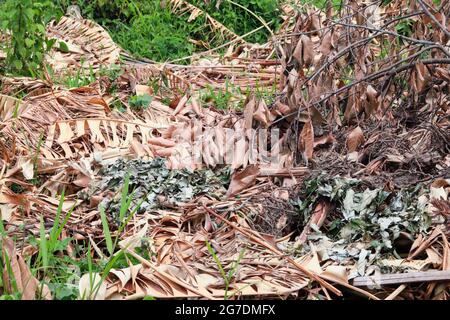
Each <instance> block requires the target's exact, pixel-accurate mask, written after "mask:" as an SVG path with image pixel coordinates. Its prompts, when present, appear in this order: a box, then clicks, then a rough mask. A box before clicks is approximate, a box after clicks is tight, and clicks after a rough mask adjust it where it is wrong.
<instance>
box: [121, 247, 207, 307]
mask: <svg viewBox="0 0 450 320" xmlns="http://www.w3.org/2000/svg"><path fill="white" fill-rule="evenodd" d="M126 251H127V252H128V253H129V254H131V255H132V256H133V257H134V258H136V259H137V260H138V261H139V262H141V263H142V264H144V265H146V266H147V267H149V268H150V269H152V270H153V271H154V272H155V273H157V274H159V275H160V276H161V277H164V278H166V279H169V280H170V281H172V282H175V283H176V284H178V285H180V286H182V287H183V288H185V289H187V290H189V291H192V292H194V293H196V294H198V295H200V296H202V297H205V298H207V299H210V300H216V298H214V297H213V296H212V295H210V294H207V293H205V292H201V291H200V290H197V289H196V288H194V287H192V286H190V285H188V284H186V283H185V282H183V281H181V280H179V279H177V278H175V277H173V276H171V275H170V274H167V273H166V272H163V271H160V270H158V269H157V268H156V267H155V266H154V265H153V264H152V263H151V262H150V261H148V260H146V259H144V258H142V257H141V256H140V255H138V254H137V253H136V252H134V251H133V250H130V249H128V248H126Z"/></svg>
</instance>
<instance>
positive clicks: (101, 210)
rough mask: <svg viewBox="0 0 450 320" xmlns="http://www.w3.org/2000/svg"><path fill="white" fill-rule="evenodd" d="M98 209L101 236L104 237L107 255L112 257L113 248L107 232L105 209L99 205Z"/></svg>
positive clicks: (109, 233) (109, 234)
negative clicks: (101, 227)
mask: <svg viewBox="0 0 450 320" xmlns="http://www.w3.org/2000/svg"><path fill="white" fill-rule="evenodd" d="M99 209H100V217H101V219H102V226H103V234H104V235H105V241H106V248H107V249H108V252H109V254H110V255H112V254H113V252H114V247H113V241H112V238H111V232H110V231H109V225H108V219H106V214H105V209H104V208H103V206H102V205H100V207H99Z"/></svg>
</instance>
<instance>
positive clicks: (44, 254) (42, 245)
mask: <svg viewBox="0 0 450 320" xmlns="http://www.w3.org/2000/svg"><path fill="white" fill-rule="evenodd" d="M39 233H40V238H41V239H40V242H39V249H40V250H39V254H40V255H41V257H42V267H43V268H44V270H45V269H46V268H47V267H48V251H47V238H46V236H45V225H44V219H43V218H42V217H41V224H40V228H39Z"/></svg>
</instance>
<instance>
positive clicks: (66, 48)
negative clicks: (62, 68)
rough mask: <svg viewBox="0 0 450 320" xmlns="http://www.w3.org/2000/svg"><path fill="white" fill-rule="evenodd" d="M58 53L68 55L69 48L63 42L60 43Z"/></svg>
mask: <svg viewBox="0 0 450 320" xmlns="http://www.w3.org/2000/svg"><path fill="white" fill-rule="evenodd" d="M58 49H59V51H61V52H63V53H68V52H69V47H68V46H67V44H66V43H65V42H64V41H60V42H59V48H58Z"/></svg>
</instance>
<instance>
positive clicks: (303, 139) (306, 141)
mask: <svg viewBox="0 0 450 320" xmlns="http://www.w3.org/2000/svg"><path fill="white" fill-rule="evenodd" d="M299 149H300V151H302V152H303V155H304V156H305V158H306V159H308V160H310V159H312V157H313V152H314V128H313V125H312V122H311V121H308V122H306V123H305V124H304V126H303V129H302V132H301V133H300V139H299Z"/></svg>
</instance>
